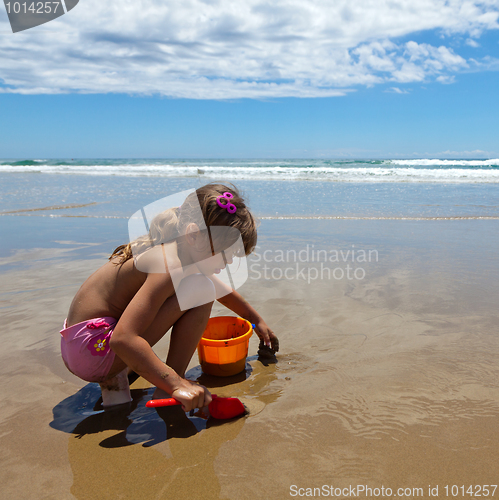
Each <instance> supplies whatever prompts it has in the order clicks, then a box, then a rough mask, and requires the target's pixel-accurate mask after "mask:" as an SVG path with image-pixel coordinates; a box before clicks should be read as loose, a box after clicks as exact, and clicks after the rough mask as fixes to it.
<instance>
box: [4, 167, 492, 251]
mask: <svg viewBox="0 0 499 500" xmlns="http://www.w3.org/2000/svg"><path fill="white" fill-rule="evenodd" d="M213 181H219V182H232V183H234V184H235V185H236V186H237V187H238V188H239V189H240V190H241V191H242V192H243V194H244V195H245V197H246V199H247V201H248V205H249V206H250V208H251V209H252V211H253V213H254V214H255V215H256V216H257V217H258V218H260V219H262V220H263V221H265V220H267V219H273V220H279V219H304V220H307V219H326V220H327V219H332V220H344V219H347V220H350V219H351V220H367V221H369V220H422V221H425V220H427V221H432V220H463V219H466V220H475V219H482V220H483V219H499V159H490V160H428V159H424V160H231V159H226V160H208V159H196V160H150V159H148V160H137V159H114V160H109V159H106V160H97V159H92V160H67V159H66V160H64V159H62V160H46V159H36V160H22V161H21V160H8V159H5V160H0V234H1V246H0V256H6V255H10V254H11V253H12V252H13V251H15V250H16V249H26V248H35V247H37V248H38V247H42V248H43V247H50V246H51V245H52V246H53V245H54V244H59V243H58V242H61V241H78V242H81V241H86V242H88V244H99V245H100V244H104V245H109V244H114V243H116V242H117V241H121V242H124V241H126V240H127V237H128V235H127V222H126V221H127V219H128V218H129V217H130V216H131V215H132V214H133V213H135V212H136V211H137V210H138V209H140V208H141V207H143V206H145V205H148V204H149V203H152V202H153V201H156V200H158V199H160V198H163V197H165V196H168V195H171V194H174V193H176V192H179V191H183V190H186V189H189V188H196V187H199V186H202V185H204V184H206V183H208V182H213ZM96 251H97V249H96Z"/></svg>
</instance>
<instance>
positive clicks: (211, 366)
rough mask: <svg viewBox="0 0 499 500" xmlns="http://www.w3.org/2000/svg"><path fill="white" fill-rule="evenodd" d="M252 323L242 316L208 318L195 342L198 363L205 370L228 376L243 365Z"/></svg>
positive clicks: (251, 331) (212, 373) (241, 369)
mask: <svg viewBox="0 0 499 500" xmlns="http://www.w3.org/2000/svg"><path fill="white" fill-rule="evenodd" d="M252 334H253V325H252V324H251V323H250V322H249V321H246V320H245V319H243V318H236V317H234V316H218V317H216V318H210V319H209V320H208V324H207V325H206V329H205V331H204V333H203V336H202V337H201V340H200V341H199V344H198V356H199V364H200V365H201V369H202V370H203V372H204V373H207V374H208V375H216V376H218V377H230V376H231V375H235V374H236V373H240V372H242V371H243V370H244V367H245V366H246V357H247V356H248V345H249V339H250V337H251V335H252Z"/></svg>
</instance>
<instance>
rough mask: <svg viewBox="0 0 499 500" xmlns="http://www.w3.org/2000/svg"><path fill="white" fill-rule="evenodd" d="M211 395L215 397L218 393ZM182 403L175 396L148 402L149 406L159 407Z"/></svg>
mask: <svg viewBox="0 0 499 500" xmlns="http://www.w3.org/2000/svg"><path fill="white" fill-rule="evenodd" d="M211 397H212V398H213V399H215V398H216V397H217V395H216V394H212V395H211ZM181 404H182V403H181V402H180V401H178V400H176V399H175V398H168V399H151V400H150V401H148V402H147V403H146V406H147V407H148V408H159V407H160V406H176V405H181Z"/></svg>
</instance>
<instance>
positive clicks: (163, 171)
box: [0, 159, 499, 183]
mask: <svg viewBox="0 0 499 500" xmlns="http://www.w3.org/2000/svg"><path fill="white" fill-rule="evenodd" d="M42 162H43V160H36V164H25V163H27V162H17V163H16V162H12V163H6V162H4V163H3V164H0V172H17V173H19V172H24V173H35V172H36V173H43V174H73V175H95V176H124V177H187V178H189V177H195V178H201V179H206V180H212V179H224V180H241V179H251V180H297V181H333V182H369V183H375V182H430V183H499V159H493V160H428V159H421V160H383V161H377V160H370V161H351V160H350V161H325V160H307V161H305V160H287V161H278V160H269V161H266V160H260V161H256V160H255V161H250V160H240V161H237V160H233V161H232V160H231V161H229V160H220V161H215V160H210V161H202V160H194V161H187V160H184V161H176V160H175V161H173V160H172V161H169V160H164V161H159V160H154V161H147V160H142V161H138V160H128V161H123V162H120V161H119V160H105V161H102V162H100V161H97V160H96V161H92V160H81V161H76V162H74V163H73V162H71V163H69V162H59V163H56V162H55V161H52V162H51V161H50V160H49V161H47V162H46V163H42ZM32 163H35V162H34V161H33V160H32Z"/></svg>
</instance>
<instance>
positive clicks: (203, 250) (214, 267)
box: [187, 231, 238, 276]
mask: <svg viewBox="0 0 499 500" xmlns="http://www.w3.org/2000/svg"><path fill="white" fill-rule="evenodd" d="M187 241H188V243H189V245H187V249H188V253H189V256H190V260H191V262H192V263H193V264H196V266H197V268H198V269H199V271H200V272H201V273H203V274H204V275H206V276H211V275H213V274H219V273H220V272H221V271H222V269H225V267H226V265H227V264H229V265H230V264H232V262H233V259H234V256H235V255H236V251H237V249H236V248H235V247H236V246H237V243H238V242H236V244H234V245H232V246H230V247H228V248H227V245H224V244H223V241H221V240H220V239H217V240H216V241H215V242H214V241H213V240H212V241H210V238H209V236H208V233H207V232H206V231H197V232H193V233H191V234H190V235H187ZM213 245H215V247H216V248H213ZM224 247H225V250H221V248H224Z"/></svg>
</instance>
